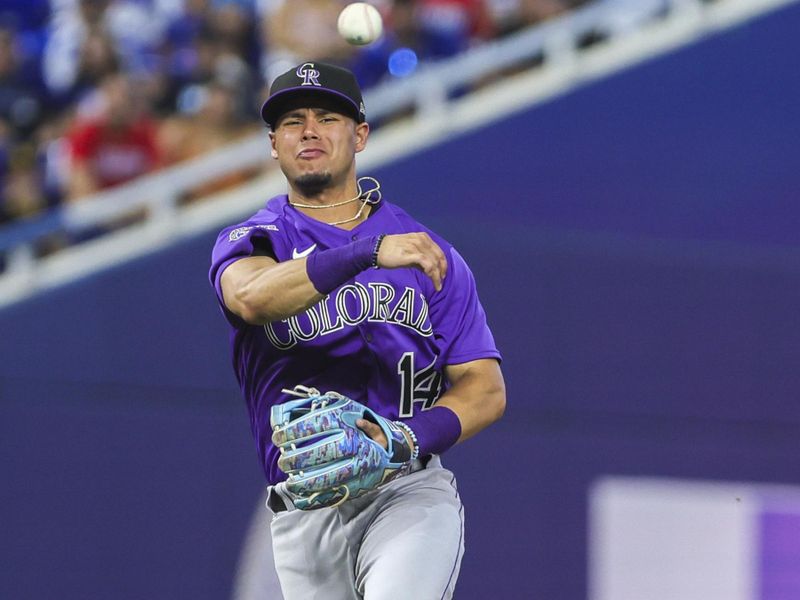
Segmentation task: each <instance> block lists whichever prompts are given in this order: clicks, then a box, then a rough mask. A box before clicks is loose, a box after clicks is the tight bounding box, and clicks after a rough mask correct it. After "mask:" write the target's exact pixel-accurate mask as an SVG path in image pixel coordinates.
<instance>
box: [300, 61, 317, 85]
mask: <svg viewBox="0 0 800 600" xmlns="http://www.w3.org/2000/svg"><path fill="white" fill-rule="evenodd" d="M295 74H296V75H297V76H298V77H299V78H300V79H302V80H303V83H301V84H300V85H315V86H317V87H322V84H321V83H320V82H319V71H317V70H316V69H315V68H314V63H310V62H307V63H303V64H302V65H300V66H299V67H297V71H295Z"/></svg>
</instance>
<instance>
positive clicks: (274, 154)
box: [269, 131, 278, 160]
mask: <svg viewBox="0 0 800 600" xmlns="http://www.w3.org/2000/svg"><path fill="white" fill-rule="evenodd" d="M269 144H270V146H271V149H270V155H271V156H272V158H274V159H276V160H277V158H278V150H277V149H276V147H275V133H274V132H273V131H270V132H269Z"/></svg>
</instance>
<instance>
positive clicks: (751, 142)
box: [0, 7, 800, 600]
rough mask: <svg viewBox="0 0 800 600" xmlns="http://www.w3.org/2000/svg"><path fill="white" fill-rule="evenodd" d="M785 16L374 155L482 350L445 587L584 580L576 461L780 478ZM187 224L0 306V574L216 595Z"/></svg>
mask: <svg viewBox="0 0 800 600" xmlns="http://www.w3.org/2000/svg"><path fill="white" fill-rule="evenodd" d="M798 28H800V8H797V7H796V8H790V9H785V10H783V11H781V12H779V13H777V14H775V15H773V16H770V17H767V18H764V19H761V20H759V21H757V22H754V23H752V24H749V25H747V26H744V27H740V28H738V29H736V30H734V31H731V32H728V33H726V34H724V35H723V36H719V37H715V38H712V39H709V40H707V41H705V42H703V43H701V44H699V45H696V46H694V47H692V48H689V49H686V50H683V51H681V52H677V53H674V54H672V55H670V56H668V57H665V58H662V59H659V60H657V61H654V62H651V63H648V64H647V65H644V66H642V67H639V68H636V69H634V70H631V71H629V72H626V73H623V74H621V75H618V76H615V77H613V78H612V79H610V80H607V81H604V82H602V83H599V84H595V85H593V86H590V87H587V88H585V89H582V90H580V91H578V92H576V93H573V94H570V95H568V96H566V97H564V98H561V99H559V100H558V101H556V102H553V103H550V104H548V105H545V106H543V107H540V108H537V109H535V110H532V111H529V112H526V113H522V114H519V115H516V116H514V117H512V118H510V119H508V120H505V121H502V122H499V123H496V124H492V125H490V126H487V127H486V128H484V129H481V130H479V131H476V132H474V133H472V134H470V135H468V136H465V137H462V138H459V139H457V140H453V141H452V142H450V143H447V144H444V145H443V146H440V147H437V148H436V149H435V150H432V151H428V152H424V153H422V154H420V155H417V156H414V157H412V158H409V159H407V160H404V161H402V162H400V163H398V164H396V165H392V166H391V167H387V168H385V169H382V170H380V171H379V172H377V173H374V174H375V175H377V176H378V177H379V178H380V179H381V181H382V184H383V187H384V189H385V190H387V197H389V198H390V199H394V200H397V201H398V202H399V203H400V204H402V205H404V206H406V207H407V208H408V209H409V210H410V212H412V214H415V215H416V216H417V217H418V218H420V219H421V220H423V221H425V222H428V223H430V224H431V226H433V227H434V228H435V229H437V230H439V231H440V232H441V233H442V234H444V235H445V236H446V237H448V238H450V239H451V240H452V241H453V242H454V243H455V244H456V245H457V246H458V247H459V249H460V250H461V251H462V253H463V254H464V255H465V256H466V257H467V259H468V260H469V261H470V263H471V264H472V266H473V268H474V271H475V274H476V277H477V281H478V285H479V289H480V291H481V295H482V298H483V301H484V304H485V305H486V307H487V311H488V313H489V316H490V322H491V324H492V326H493V328H494V330H495V333H496V336H497V339H498V343H499V344H500V347H501V350H502V351H503V352H504V355H505V362H504V371H505V374H506V377H507V382H508V391H509V402H510V404H509V410H508V412H507V416H506V418H505V419H504V421H503V422H501V423H500V424H498V425H497V426H495V427H493V428H492V429H490V430H488V431H486V432H484V433H483V434H482V435H481V436H480V437H478V438H476V439H475V440H473V441H472V442H470V443H467V444H464V445H463V446H459V447H457V448H455V449H454V450H453V451H451V452H450V453H449V455H448V456H447V457H446V459H445V460H446V462H447V464H448V465H449V466H451V467H452V468H453V469H454V470H455V471H456V472H457V474H458V476H459V481H460V488H461V491H462V495H463V497H464V500H465V503H466V506H467V519H468V530H467V555H466V557H465V559H464V564H463V568H462V576H461V581H460V583H459V594H458V597H459V598H460V599H462V600H463V599H470V598H474V599H485V598H501V597H502V598H523V597H525V598H528V597H530V598H558V599H559V600H568V599H579V598H583V597H585V588H586V494H587V489H588V486H589V484H590V482H591V481H593V480H594V478H595V477H597V476H598V475H601V474H647V475H670V476H680V477H687V478H693V477H698V478H710V479H735V480H753V481H776V482H794V483H798V482H800V408H798V404H797V402H796V397H797V393H796V390H797V389H798V387H800V385H799V384H800V375H798V373H799V372H800V370H798V369H797V356H800V325H798V318H797V316H796V313H797V306H798V305H800V243H798V234H797V231H798V230H799V229H798V226H799V225H800V204H798V203H797V202H796V200H797V198H798V192H797V190H798V189H800V169H798V168H797V158H796V156H797V153H796V140H798V139H800V114H798V111H797V106H798V105H800V80H798V78H797V75H796V74H797V72H798V66H799V65H798V64H797V63H798V59H797V56H800V52H798V50H799V49H800V47H799V46H798V44H800V42H798V38H797V35H796V32H797V31H798V30H800V29H798ZM214 237H215V236H214V234H208V235H204V236H201V237H199V238H197V239H195V240H192V241H190V242H187V243H185V244H182V245H181V246H178V247H176V248H173V249H171V250H169V251H167V252H163V253H159V254H156V255H153V256H151V257H148V258H146V259H142V260H138V261H136V262H134V263H131V264H129V265H126V266H124V267H121V268H118V269H115V270H113V271H110V272H107V273H103V274H101V275H98V276H95V277H93V278H91V279H88V280H86V281H82V282H79V283H76V284H74V285H72V286H69V287H66V288H63V289H60V290H58V291H56V292H53V293H51V294H48V295H45V296H42V297H40V298H37V299H35V300H33V301H30V302H27V303H25V304H23V305H19V306H15V307H12V308H10V309H7V310H5V311H3V312H0V331H2V336H0V353H2V356H3V361H2V364H0V457H2V460H0V469H2V472H1V473H0V474H2V481H3V485H2V486H0V510H1V511H2V523H3V535H2V543H0V598H15V599H19V600H24V599H28V598H30V599H40V598H47V597H57V598H61V599H64V600H69V599H72V598H76V599H77V598H87V597H105V598H115V599H116V600H123V599H127V598H130V599H140V598H149V599H160V598H164V599H174V598H184V597H186V598H188V597H191V598H197V599H208V600H216V599H219V598H225V597H227V595H228V593H229V589H230V583H231V579H232V572H233V568H234V565H235V562H236V558H237V553H238V549H239V546H240V544H241V541H242V536H243V533H244V531H245V528H246V526H247V523H248V521H249V518H250V516H251V514H252V512H253V510H254V508H255V503H256V500H257V495H258V492H259V490H260V486H261V479H260V475H259V469H258V465H257V462H256V456H255V452H254V450H253V447H252V443H251V441H250V437H249V436H250V434H249V427H248V424H247V419H246V416H245V410H244V406H243V403H242V401H241V400H240V398H239V395H238V391H237V389H236V386H235V384H234V379H233V375H232V372H231V370H230V367H229V358H228V350H227V339H226V331H225V326H224V323H223V320H222V319H221V318H220V316H219V315H218V312H217V309H216V307H215V304H214V299H213V295H212V293H211V291H210V289H209V288H208V286H207V283H206V280H205V272H206V267H207V264H208V260H209V258H208V255H209V250H210V247H211V244H212V242H213V238H214ZM520 590H525V591H524V592H521V591H520Z"/></svg>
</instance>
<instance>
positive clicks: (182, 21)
mask: <svg viewBox="0 0 800 600" xmlns="http://www.w3.org/2000/svg"><path fill="white" fill-rule="evenodd" d="M586 1H587V0H374V2H372V3H373V4H374V5H376V6H377V7H378V8H379V10H380V11H381V12H382V14H383V17H384V21H385V24H386V34H385V35H384V37H383V38H382V39H381V41H380V42H378V43H376V44H373V45H372V46H369V47H367V48H360V49H358V48H353V47H351V46H349V45H347V44H346V43H345V42H344V41H343V40H342V39H341V38H340V37H339V36H338V34H337V32H336V25H335V24H336V18H337V16H338V13H339V11H340V10H341V8H342V7H343V6H344V5H345V4H347V3H348V2H346V1H345V0H3V2H2V5H0V223H3V222H8V221H12V220H15V219H19V218H21V217H25V216H29V215H33V214H37V213H41V212H42V211H44V210H47V209H48V208H50V207H54V206H58V205H59V204H61V203H64V202H71V201H75V200H77V199H80V198H83V197H86V196H87V195H90V194H92V193H93V192H96V191H98V190H102V189H106V188H109V187H111V186H115V185H118V184H120V183H124V182H126V181H129V180H131V179H133V178H135V177H137V176H139V175H142V174H144V173H147V172H150V171H153V170H155V169H158V168H160V167H163V166H167V165H170V164H174V163H177V162H180V161H182V160H185V159H188V158H191V157H193V156H196V155H199V154H202V153H204V152H207V151H209V150H211V149H213V148H215V147H218V146H220V145H223V144H226V143H229V142H231V141H233V140H236V139H238V138H241V137H242V136H246V135H248V134H250V133H252V132H254V131H258V130H259V129H261V128H262V127H263V125H261V124H260V123H259V121H258V106H259V105H260V103H261V101H262V100H263V98H264V97H265V94H266V90H267V87H268V85H269V83H270V82H271V81H272V79H273V78H274V77H275V76H276V75H277V74H279V73H281V72H283V71H285V70H286V69H287V68H289V67H290V66H292V65H294V64H296V63H297V62H298V61H299V60H301V59H302V60H307V59H308V60H326V61H329V62H334V63H337V64H341V65H343V66H347V67H349V68H351V69H353V70H354V71H355V72H356V74H357V76H358V78H359V80H360V81H361V83H362V86H364V87H365V88H368V87H370V86H372V85H375V84H377V83H379V82H380V81H382V80H384V79H386V78H391V77H402V76H406V75H408V74H410V73H411V72H413V70H414V68H415V66H416V65H417V64H418V62H420V61H426V60H432V59H437V58H443V57H447V56H451V55H454V54H457V53H459V52H462V51H464V50H465V49H467V48H469V47H470V46H472V45H475V44H477V43H480V42H481V41H483V40H487V39H491V38H495V37H498V36H503V35H506V34H508V33H510V32H513V31H516V30H518V29H520V28H523V27H526V26H528V25H531V24H534V23H537V22H539V21H542V20H544V19H548V18H550V17H553V16H555V15H558V14H560V13H563V12H564V11H567V10H570V9H572V8H574V7H575V6H577V5H579V4H583V3H584V2H586ZM246 176H248V174H247V173H242V174H236V175H234V176H233V178H234V179H236V178H237V177H246ZM230 183H231V182H230V181H226V182H223V183H222V184H220V185H224V184H230ZM211 187H214V186H211ZM208 191H211V189H209V186H206V188H204V189H199V190H195V191H193V192H192V193H191V194H190V195H191V196H200V195H203V194H204V193H207V192H208Z"/></svg>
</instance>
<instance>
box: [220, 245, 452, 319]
mask: <svg viewBox="0 0 800 600" xmlns="http://www.w3.org/2000/svg"><path fill="white" fill-rule="evenodd" d="M323 252H328V251H323ZM307 261H308V258H306V257H303V258H296V259H293V260H287V261H285V262H278V261H276V260H275V259H274V258H272V257H271V256H250V257H246V258H242V259H239V260H237V261H236V262H234V263H232V264H230V265H229V266H228V267H227V268H226V269H225V270H224V271H223V272H222V277H221V279H220V286H221V288H222V295H223V299H224V302H225V307H226V308H227V309H228V310H229V311H231V312H232V313H234V314H235V315H237V316H238V317H239V318H240V319H242V320H243V321H245V322H246V323H249V324H251V325H264V324H266V323H270V322H272V321H279V320H281V319H287V318H289V317H291V316H294V315H297V314H299V313H301V312H303V311H304V310H307V309H308V308H310V307H312V306H314V305H315V304H317V303H318V302H319V301H320V300H322V298H324V294H322V293H320V291H318V290H317V288H316V287H314V283H312V281H311V278H310V277H309V275H308V271H307V268H306V263H307ZM378 267H380V268H382V269H399V268H414V269H418V270H420V271H422V272H423V273H425V274H426V275H427V276H428V277H430V278H431V280H432V281H433V284H434V286H435V288H436V289H437V290H440V289H441V287H442V280H443V279H444V276H445V274H446V272H447V259H446V258H445V255H444V252H443V251H442V249H441V248H440V247H439V245H438V244H436V242H434V241H433V240H432V239H431V238H430V236H429V235H428V234H427V233H404V234H397V235H387V236H385V237H384V238H383V242H382V243H381V245H380V251H379V252H378ZM347 280H349V277H348V278H347V279H346V280H344V281H341V282H339V285H341V284H344V283H346V281H347Z"/></svg>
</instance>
